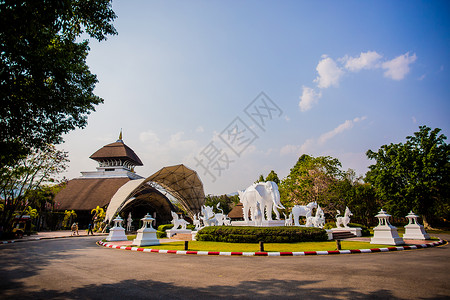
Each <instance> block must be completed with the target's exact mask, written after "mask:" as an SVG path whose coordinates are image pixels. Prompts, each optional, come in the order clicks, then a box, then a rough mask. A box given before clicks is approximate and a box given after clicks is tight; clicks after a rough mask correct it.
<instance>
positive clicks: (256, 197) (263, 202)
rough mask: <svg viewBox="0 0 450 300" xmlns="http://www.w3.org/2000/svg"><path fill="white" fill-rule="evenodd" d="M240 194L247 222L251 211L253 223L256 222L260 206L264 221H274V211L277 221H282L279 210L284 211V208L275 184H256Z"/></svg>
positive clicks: (269, 182) (268, 182) (271, 182)
mask: <svg viewBox="0 0 450 300" xmlns="http://www.w3.org/2000/svg"><path fill="white" fill-rule="evenodd" d="M238 193H239V199H240V202H241V203H242V204H243V214H244V220H245V221H246V222H248V221H249V216H248V212H249V211H250V212H251V219H252V221H256V220H255V217H254V216H256V214H257V213H258V211H257V209H258V205H259V209H260V211H261V213H262V220H268V221H270V220H272V211H273V212H274V213H275V215H276V218H277V220H279V219H280V213H279V212H278V210H277V208H279V209H284V206H283V205H282V204H281V202H280V192H279V191H278V186H277V184H276V183H275V182H273V181H267V182H259V183H255V184H253V185H251V186H249V187H248V188H247V189H246V190H244V191H239V192H238Z"/></svg>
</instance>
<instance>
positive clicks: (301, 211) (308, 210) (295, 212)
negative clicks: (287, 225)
mask: <svg viewBox="0 0 450 300" xmlns="http://www.w3.org/2000/svg"><path fill="white" fill-rule="evenodd" d="M314 208H317V202H310V203H308V205H294V207H293V208H292V216H293V217H294V225H295V226H300V223H299V218H300V216H302V217H306V219H308V217H311V215H312V211H313V209H314Z"/></svg>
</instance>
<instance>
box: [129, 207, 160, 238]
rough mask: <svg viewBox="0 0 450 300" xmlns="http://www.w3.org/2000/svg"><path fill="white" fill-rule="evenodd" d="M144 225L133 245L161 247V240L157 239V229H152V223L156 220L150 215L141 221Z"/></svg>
mask: <svg viewBox="0 0 450 300" xmlns="http://www.w3.org/2000/svg"><path fill="white" fill-rule="evenodd" d="M141 220H142V222H143V223H144V224H143V225H142V228H141V229H139V230H138V231H137V236H136V238H135V239H134V240H133V245H136V246H152V245H159V240H158V238H157V237H156V229H154V228H153V227H152V223H153V221H154V220H155V219H154V218H152V216H151V215H150V214H146V215H145V216H144V218H142V219H141Z"/></svg>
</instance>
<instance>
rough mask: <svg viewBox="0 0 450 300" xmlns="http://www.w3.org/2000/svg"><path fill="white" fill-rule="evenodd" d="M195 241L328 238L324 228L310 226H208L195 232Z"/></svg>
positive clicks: (248, 241)
mask: <svg viewBox="0 0 450 300" xmlns="http://www.w3.org/2000/svg"><path fill="white" fill-rule="evenodd" d="M196 239H197V241H213V242H226V243H258V242H259V241H263V242H265V243H296V242H319V241H326V240H328V236H327V233H326V231H325V230H323V229H320V228H312V227H294V226H292V227H286V226H282V227H240V226H239V227H238V226H210V227H205V228H203V229H201V230H200V231H199V232H198V233H197V237H196Z"/></svg>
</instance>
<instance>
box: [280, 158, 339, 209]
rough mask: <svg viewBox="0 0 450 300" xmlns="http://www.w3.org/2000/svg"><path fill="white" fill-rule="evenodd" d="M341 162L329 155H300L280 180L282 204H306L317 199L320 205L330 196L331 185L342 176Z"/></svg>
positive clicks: (288, 205) (289, 205)
mask: <svg viewBox="0 0 450 300" xmlns="http://www.w3.org/2000/svg"><path fill="white" fill-rule="evenodd" d="M340 167H341V163H340V162H339V160H338V159H336V158H332V157H329V156H320V157H317V158H315V157H312V156H309V155H306V154H304V155H302V156H301V157H300V158H299V159H298V161H297V163H296V164H295V166H294V167H293V168H292V169H291V171H290V173H289V175H288V176H287V177H286V178H285V179H283V180H282V181H281V182H280V195H281V200H282V203H283V205H285V206H287V207H291V206H294V205H296V204H301V205H304V204H307V203H309V202H312V201H318V202H319V204H320V205H321V206H323V205H324V204H325V200H326V199H329V198H330V193H331V192H332V191H333V189H332V186H333V185H334V184H335V183H336V181H338V180H339V179H340V178H341V177H342V171H341V170H340Z"/></svg>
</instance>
